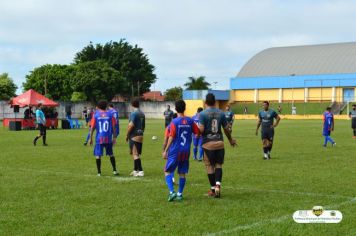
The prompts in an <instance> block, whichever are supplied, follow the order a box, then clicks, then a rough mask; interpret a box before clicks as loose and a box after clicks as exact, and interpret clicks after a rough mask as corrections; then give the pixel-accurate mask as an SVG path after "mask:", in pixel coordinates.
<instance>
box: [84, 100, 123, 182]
mask: <svg viewBox="0 0 356 236" xmlns="http://www.w3.org/2000/svg"><path fill="white" fill-rule="evenodd" d="M107 105H108V103H107V102H106V101H100V102H99V103H98V110H97V111H96V112H95V114H94V117H93V118H92V120H91V132H90V145H93V134H94V131H95V130H96V138H95V147H94V156H95V158H96V167H97V170H98V176H101V157H102V156H103V154H104V148H105V153H106V155H107V156H109V157H110V162H111V165H112V168H113V173H114V175H118V172H117V170H116V161H115V157H114V153H113V148H112V147H113V144H115V143H116V130H115V119H114V117H113V116H112V114H111V113H110V112H109V111H107V110H106V109H107Z"/></svg>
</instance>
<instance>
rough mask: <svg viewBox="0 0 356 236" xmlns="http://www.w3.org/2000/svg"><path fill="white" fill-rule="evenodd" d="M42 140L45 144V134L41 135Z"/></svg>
mask: <svg viewBox="0 0 356 236" xmlns="http://www.w3.org/2000/svg"><path fill="white" fill-rule="evenodd" d="M42 141H43V144H46V135H43V136H42Z"/></svg>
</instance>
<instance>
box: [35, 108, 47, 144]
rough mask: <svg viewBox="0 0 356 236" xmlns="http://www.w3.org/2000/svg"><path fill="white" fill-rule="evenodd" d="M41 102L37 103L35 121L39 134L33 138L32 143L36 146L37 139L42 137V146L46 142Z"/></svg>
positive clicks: (44, 118)
mask: <svg viewBox="0 0 356 236" xmlns="http://www.w3.org/2000/svg"><path fill="white" fill-rule="evenodd" d="M41 108H42V104H41V103H39V104H38V106H37V110H36V122H37V125H38V129H39V130H40V134H39V135H37V136H36V138H35V139H34V140H33V145H34V146H36V143H37V140H38V139H39V138H41V137H42V141H43V146H47V143H46V117H45V115H44V113H43V111H42V109H41Z"/></svg>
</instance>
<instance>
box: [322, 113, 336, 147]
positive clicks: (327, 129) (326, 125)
mask: <svg viewBox="0 0 356 236" xmlns="http://www.w3.org/2000/svg"><path fill="white" fill-rule="evenodd" d="M331 131H334V115H333V113H332V112H331V107H327V108H326V111H325V112H324V114H323V136H324V138H325V139H324V145H323V147H326V146H327V144H328V142H330V143H331V145H332V146H335V145H336V143H335V142H334V140H333V139H332V138H331V137H330V134H331Z"/></svg>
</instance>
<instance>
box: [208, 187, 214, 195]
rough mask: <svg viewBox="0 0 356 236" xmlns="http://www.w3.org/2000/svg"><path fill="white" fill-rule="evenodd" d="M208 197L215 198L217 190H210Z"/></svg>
mask: <svg viewBox="0 0 356 236" xmlns="http://www.w3.org/2000/svg"><path fill="white" fill-rule="evenodd" d="M208 196H209V197H215V188H214V189H209V191H208Z"/></svg>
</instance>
